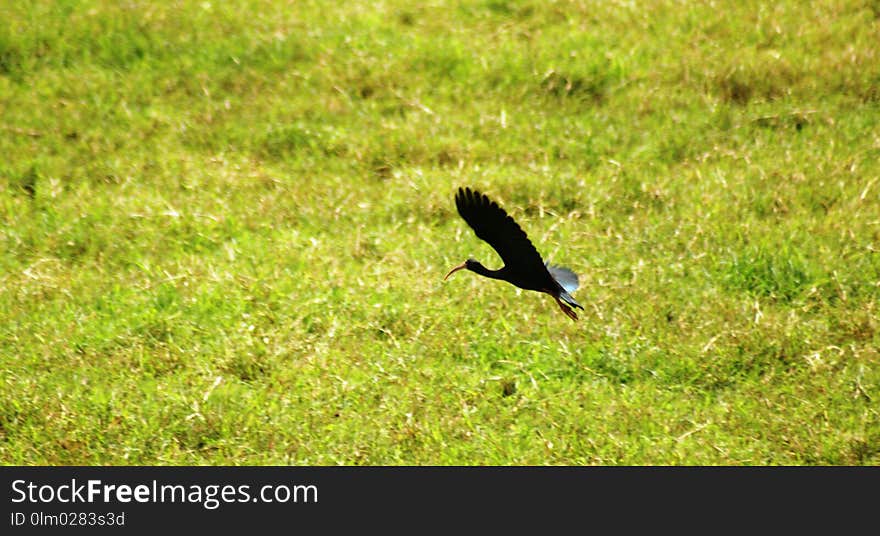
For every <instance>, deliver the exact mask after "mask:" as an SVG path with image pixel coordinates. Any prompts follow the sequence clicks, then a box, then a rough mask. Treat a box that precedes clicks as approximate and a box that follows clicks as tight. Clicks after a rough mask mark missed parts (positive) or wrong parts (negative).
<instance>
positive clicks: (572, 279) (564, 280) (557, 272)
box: [547, 264, 578, 292]
mask: <svg viewBox="0 0 880 536" xmlns="http://www.w3.org/2000/svg"><path fill="white" fill-rule="evenodd" d="M547 270H548V271H549V272H550V275H552V276H553V279H555V280H556V282H557V283H559V284H560V285H562V288H564V289H565V291H566V292H574V291H576V290H577V288H578V276H577V274H576V273H574V272H572V271H571V270H569V269H568V268H565V267H563V266H554V265H552V264H548V265H547Z"/></svg>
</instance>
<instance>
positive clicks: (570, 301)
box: [559, 290, 584, 311]
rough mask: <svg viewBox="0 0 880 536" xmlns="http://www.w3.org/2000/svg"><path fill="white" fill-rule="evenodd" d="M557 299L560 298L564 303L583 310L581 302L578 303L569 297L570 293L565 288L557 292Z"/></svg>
mask: <svg viewBox="0 0 880 536" xmlns="http://www.w3.org/2000/svg"><path fill="white" fill-rule="evenodd" d="M559 299H561V300H562V301H564V302H565V303H567V304H569V305H571V306H572V307H577V308H578V309H580V310H582V311H583V310H584V307H583V306H582V305H581V304H579V303H578V302H577V301H575V299H574V298H572V297H571V294H569V293H568V292H567V291H565V290H563V291H562V292H560V293H559Z"/></svg>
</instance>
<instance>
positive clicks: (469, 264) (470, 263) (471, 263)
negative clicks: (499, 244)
mask: <svg viewBox="0 0 880 536" xmlns="http://www.w3.org/2000/svg"><path fill="white" fill-rule="evenodd" d="M476 266H482V265H481V264H480V263H479V262H477V261H475V260H474V259H468V260H466V261H464V262H463V263H461V264H459V265H458V266H456V267H455V268H453V269H452V270H449V273H448V274H446V277H444V278H443V281H446V280H447V279H449V276H451V275H452V274H454V273H455V272H457V271H459V270H470V271H474V267H476Z"/></svg>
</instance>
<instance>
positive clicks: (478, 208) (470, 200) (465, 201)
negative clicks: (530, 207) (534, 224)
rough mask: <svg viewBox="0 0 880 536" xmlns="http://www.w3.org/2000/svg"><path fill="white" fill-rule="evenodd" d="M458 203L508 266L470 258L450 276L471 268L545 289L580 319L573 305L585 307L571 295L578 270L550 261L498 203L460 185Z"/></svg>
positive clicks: (564, 309)
mask: <svg viewBox="0 0 880 536" xmlns="http://www.w3.org/2000/svg"><path fill="white" fill-rule="evenodd" d="M455 206H456V208H457V209H458V213H459V215H461V217H462V219H464V221H465V222H467V224H468V225H470V227H471V228H472V229H473V230H474V233H475V234H476V235H477V237H478V238H480V239H482V240H484V241H485V242H487V243H488V244H489V245H490V246H492V247H493V248H494V249H495V251H497V252H498V255H499V256H500V257H501V260H503V261H504V266H503V267H501V268H500V269H498V270H490V269H488V268H486V267H485V266H483V265H482V264H480V263H479V262H477V261H475V260H473V259H468V260H466V261H465V262H464V263H463V264H461V265H459V266H456V267H455V268H453V269H452V270H451V271H450V272H449V273H448V274H446V278H449V276H450V275H452V274H453V273H455V272H457V271H458V270H462V269H467V270H470V271H472V272H474V273H477V274H480V275H482V276H485V277H489V278H492V279H500V280H503V281H507V282H508V283H510V284H512V285H515V286H517V287H519V288H522V289H525V290H534V291H537V292H545V293H547V294H550V295H551V296H553V298H554V299H555V300H556V303H557V304H559V308H560V309H562V312H564V313H565V314H566V315H567V316H568V317H569V318H571V319H572V320H577V313H575V311H574V310H573V309H572V307H577V308H579V309H583V307H581V305H580V304H579V303H578V302H577V301H575V299H574V298H572V296H571V294H569V293H570V292H574V291H575V289H577V287H578V278H577V275H576V274H575V273H574V272H572V271H571V270H569V269H567V268H562V267H559V266H552V265H550V264H546V263H545V262H544V260H543V259H542V258H541V254H540V253H538V250H537V249H535V246H534V245H533V244H532V242H531V241H530V240H529V238H528V236H526V233H525V232H524V231H523V230H522V229H521V228H520V226H519V225H518V224H517V223H516V222H515V221H514V220H513V218H511V217H510V216H509V215H508V214H507V213H506V212H504V209H502V208H501V207H500V206H498V203H496V202H494V201H491V200H490V199H489V198H488V197H486V196H485V195H483V194H481V193H480V192H477V191H475V190H471V189H470V188H459V189H458V193H457V194H456V196H455Z"/></svg>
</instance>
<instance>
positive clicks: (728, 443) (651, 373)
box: [0, 0, 880, 465]
mask: <svg viewBox="0 0 880 536" xmlns="http://www.w3.org/2000/svg"><path fill="white" fill-rule="evenodd" d="M0 20H2V21H3V23H2V24H0V155H2V157H0V218H2V222H0V390H2V396H0V463H3V464H21V465H31V464H49V465H54V464H83V465H91V464H111V465H128V464H161V465H166V464H167V465H178V464H232V465H238V464H245V465H256V464H313V465H326V464H345V465H355V464H367V465H378V464H383V465H384V464H389V465H396V464H418V465H421V464H440V465H446V464H464V465H472V464H480V465H482V464H512V465H520V464H536V465H544V464H602V465H617V464H627V465H630V464H632V465H654V464H671V465H695V464H700V465H781V464H784V465H827V464H832V465H842V464H846V465H877V464H880V312H878V308H880V2H878V1H877V0H825V1H820V2H812V3H809V6H807V4H805V3H803V2H797V1H793V0H788V1H782V2H766V3H765V2H755V1H745V2H733V1H718V2H682V1H672V0H649V1H645V2H624V1H576V0H570V1H569V0H559V1H549V2H547V1H539V0H522V1H511V2H503V1H500V0H461V1H439V0H438V1H431V2H424V3H413V2H407V1H404V0H388V1H380V2H376V1H360V0H357V1H351V2H315V1H296V2H294V1H290V2H281V1H268V0H244V1H240V2H217V1H189V0H180V1H175V2H140V1H124V2H117V1H111V0H58V1H51V0H38V1H33V2H2V3H0ZM459 186H471V187H473V188H477V189H479V190H481V191H483V192H485V193H486V194H488V195H489V196H490V197H492V198H493V199H496V200H498V201H499V202H500V204H501V205H502V206H503V207H505V208H506V209H507V210H508V212H509V213H510V214H511V215H512V216H513V217H514V218H516V219H517V221H518V222H519V223H520V224H521V226H522V227H523V228H524V230H525V231H526V232H527V233H528V234H529V236H530V238H531V239H532V241H533V242H534V243H535V245H536V247H537V248H538V250H539V251H540V252H541V253H542V254H543V255H544V258H545V260H549V261H550V262H553V263H556V264H561V265H564V266H568V267H570V268H572V269H573V270H574V271H576V272H577V273H579V274H580V277H581V288H580V289H579V290H578V291H577V292H576V293H574V296H575V298H576V299H578V300H579V301H580V302H581V303H582V304H584V306H585V308H586V310H585V311H583V312H581V318H580V321H578V322H572V321H571V320H570V319H568V318H566V317H565V316H564V315H563V314H562V313H561V312H560V311H559V309H558V308H557V306H556V305H555V303H554V302H553V300H552V299H551V298H550V297H548V296H546V295H542V294H538V293H533V292H524V291H519V290H518V289H516V288H514V287H513V286H511V285H508V284H506V283H503V282H497V281H491V280H488V279H485V278H481V277H479V276H477V275H475V274H472V273H468V272H459V273H457V274H456V275H454V276H453V277H451V278H450V279H449V280H448V281H443V276H444V275H445V274H446V272H447V271H448V270H449V269H450V268H452V267H453V266H454V265H456V264H459V263H460V262H462V261H463V260H464V259H465V258H467V257H469V256H473V257H475V258H477V259H478V260H480V261H482V262H483V263H484V264H486V265H487V266H489V267H490V268H497V267H499V266H500V259H499V258H498V257H497V255H495V253H494V251H493V250H492V249H491V248H490V247H489V246H488V245H486V244H485V243H484V242H482V241H480V240H479V239H477V238H476V237H475V236H474V234H473V233H472V232H471V230H470V229H469V228H468V227H467V225H466V224H465V223H464V221H463V220H461V219H460V218H459V216H458V214H457V213H456V211H455V206H454V202H453V196H454V193H455V190H456V189H457V188H458V187H459Z"/></svg>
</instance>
